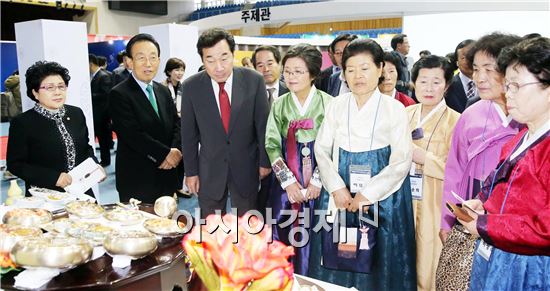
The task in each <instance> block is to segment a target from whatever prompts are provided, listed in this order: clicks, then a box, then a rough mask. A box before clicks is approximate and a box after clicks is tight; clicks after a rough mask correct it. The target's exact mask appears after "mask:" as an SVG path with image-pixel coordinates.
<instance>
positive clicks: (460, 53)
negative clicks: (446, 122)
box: [445, 39, 477, 113]
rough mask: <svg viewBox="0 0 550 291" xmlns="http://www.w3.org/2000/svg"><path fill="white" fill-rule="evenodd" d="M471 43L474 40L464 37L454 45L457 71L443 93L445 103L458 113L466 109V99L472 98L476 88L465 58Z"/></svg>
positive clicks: (475, 93)
mask: <svg viewBox="0 0 550 291" xmlns="http://www.w3.org/2000/svg"><path fill="white" fill-rule="evenodd" d="M473 44H474V40H472V39H466V40H463V41H461V42H460V43H459V44H458V45H457V46H456V49H455V56H456V58H457V61H456V64H457V66H458V69H459V73H458V74H456V75H455V76H454V77H453V81H452V82H451V85H449V89H447V92H446V93H445V103H447V105H448V106H449V107H451V108H452V109H453V110H455V111H456V112H458V113H462V112H463V111H464V109H466V103H467V102H468V100H470V99H472V100H473V99H474V98H475V96H476V95H477V89H476V87H475V84H474V81H473V80H472V74H473V70H472V68H471V67H470V64H469V63H468V60H467V59H466V55H467V54H468V51H469V50H470V48H471V47H472V45H473Z"/></svg>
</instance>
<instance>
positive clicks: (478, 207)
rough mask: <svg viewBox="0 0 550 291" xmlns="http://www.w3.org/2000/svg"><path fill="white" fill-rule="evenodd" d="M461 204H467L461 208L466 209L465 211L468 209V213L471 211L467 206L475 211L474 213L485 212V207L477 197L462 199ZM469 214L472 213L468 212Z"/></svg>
mask: <svg viewBox="0 0 550 291" xmlns="http://www.w3.org/2000/svg"><path fill="white" fill-rule="evenodd" d="M463 204H465V205H466V206H467V207H463V208H464V209H466V211H468V213H470V212H471V211H469V210H470V209H468V207H470V208H471V209H472V210H474V211H475V212H476V214H483V213H485V208H483V202H481V200H479V199H470V200H467V201H464V203H463ZM470 215H472V214H471V213H470ZM476 216H477V215H476ZM472 217H473V216H472Z"/></svg>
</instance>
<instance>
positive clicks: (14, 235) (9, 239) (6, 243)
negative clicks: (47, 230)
mask: <svg viewBox="0 0 550 291" xmlns="http://www.w3.org/2000/svg"><path fill="white" fill-rule="evenodd" d="M41 236H42V231H41V230H40V228H38V227H26V226H19V225H8V224H0V252H7V253H9V252H10V251H11V249H12V248H13V246H14V245H15V244H16V243H17V242H18V241H20V240H22V239H24V238H26V237H41Z"/></svg>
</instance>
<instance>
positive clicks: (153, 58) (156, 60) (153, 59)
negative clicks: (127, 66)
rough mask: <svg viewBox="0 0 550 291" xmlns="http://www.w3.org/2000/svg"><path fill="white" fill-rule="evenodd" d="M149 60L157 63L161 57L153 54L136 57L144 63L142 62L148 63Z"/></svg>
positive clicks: (139, 61)
mask: <svg viewBox="0 0 550 291" xmlns="http://www.w3.org/2000/svg"><path fill="white" fill-rule="evenodd" d="M147 60H149V62H150V63H151V64H156V63H158V62H159V57H157V56H151V57H146V56H137V57H135V58H134V61H135V62H138V63H142V64H146V63H147Z"/></svg>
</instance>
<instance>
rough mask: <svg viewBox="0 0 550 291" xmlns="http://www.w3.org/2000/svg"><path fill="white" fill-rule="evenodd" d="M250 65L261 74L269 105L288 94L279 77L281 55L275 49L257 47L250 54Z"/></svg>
mask: <svg viewBox="0 0 550 291" xmlns="http://www.w3.org/2000/svg"><path fill="white" fill-rule="evenodd" d="M252 64H253V65H254V69H256V71H258V73H260V74H262V76H263V77H264V81H265V87H266V90H267V99H268V101H269V105H270V106H271V104H272V103H273V101H275V100H276V99H277V98H278V97H279V96H281V95H284V94H286V93H288V88H287V87H286V85H285V83H284V82H282V81H281V80H280V79H279V78H280V77H281V53H280V52H279V50H277V48H276V47H274V46H271V45H264V46H260V47H258V48H257V49H256V50H255V51H254V53H253V54H252Z"/></svg>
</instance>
